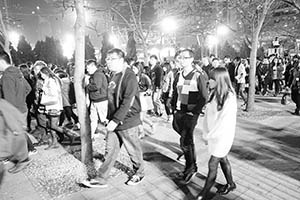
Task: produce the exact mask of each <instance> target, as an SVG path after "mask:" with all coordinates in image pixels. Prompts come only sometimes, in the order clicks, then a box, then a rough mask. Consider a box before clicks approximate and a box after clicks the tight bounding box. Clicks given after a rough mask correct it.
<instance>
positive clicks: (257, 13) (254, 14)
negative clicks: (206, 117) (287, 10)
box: [229, 0, 275, 111]
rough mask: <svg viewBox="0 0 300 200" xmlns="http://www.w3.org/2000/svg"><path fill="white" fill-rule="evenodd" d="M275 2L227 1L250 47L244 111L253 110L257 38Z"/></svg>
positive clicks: (267, 0) (270, 0)
mask: <svg viewBox="0 0 300 200" xmlns="http://www.w3.org/2000/svg"><path fill="white" fill-rule="evenodd" d="M274 1H275V0H251V1H244V0H229V2H230V4H231V6H232V7H233V8H234V9H236V11H237V12H236V13H237V15H238V17H239V20H240V22H241V25H242V27H241V28H240V31H241V32H242V35H244V37H245V41H246V42H248V43H249V47H251V52H250V72H249V92H248V101H247V106H246V110H247V111H252V110H253V109H254V99H255V73H256V72H255V71H256V57H257V49H258V44H259V36H260V34H261V30H262V27H263V24H264V23H265V20H266V18H267V16H268V14H270V11H271V6H272V5H273V3H274Z"/></svg>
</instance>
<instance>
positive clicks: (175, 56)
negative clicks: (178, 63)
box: [174, 50, 181, 59]
mask: <svg viewBox="0 0 300 200" xmlns="http://www.w3.org/2000/svg"><path fill="white" fill-rule="evenodd" d="M180 53H181V50H178V51H176V53H175V55H174V58H175V59H176V58H177V57H178V56H179V54H180Z"/></svg>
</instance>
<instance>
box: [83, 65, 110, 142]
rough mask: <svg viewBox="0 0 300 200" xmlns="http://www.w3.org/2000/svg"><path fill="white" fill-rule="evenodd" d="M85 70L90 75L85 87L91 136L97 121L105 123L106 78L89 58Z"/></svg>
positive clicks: (106, 106) (106, 101) (106, 102)
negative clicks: (87, 95)
mask: <svg viewBox="0 0 300 200" xmlns="http://www.w3.org/2000/svg"><path fill="white" fill-rule="evenodd" d="M86 70H87V72H88V74H89V75H90V79H89V84H88V85H87V87H86V89H87V92H88V94H89V98H90V119H91V136H92V138H93V137H94V134H95V131H96V129H97V126H98V121H100V122H101V123H102V124H103V125H106V124H107V119H106V117H107V109H108V100H107V88H108V80H107V78H106V75H105V74H104V71H103V69H102V68H101V67H100V66H99V67H98V66H97V63H96V61H95V60H89V61H88V62H87V64H86Z"/></svg>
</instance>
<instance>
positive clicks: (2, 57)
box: [0, 51, 11, 64]
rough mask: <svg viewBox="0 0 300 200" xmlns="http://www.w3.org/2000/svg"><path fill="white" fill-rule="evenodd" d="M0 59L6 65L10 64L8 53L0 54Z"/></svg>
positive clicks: (2, 52)
mask: <svg viewBox="0 0 300 200" xmlns="http://www.w3.org/2000/svg"><path fill="white" fill-rule="evenodd" d="M0 59H1V60H4V61H5V62H6V63H7V64H11V60H10V57H9V55H8V53H6V52H5V51H1V52H0Z"/></svg>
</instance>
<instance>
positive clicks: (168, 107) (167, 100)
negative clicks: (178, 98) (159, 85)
mask: <svg viewBox="0 0 300 200" xmlns="http://www.w3.org/2000/svg"><path fill="white" fill-rule="evenodd" d="M162 100H163V103H164V105H165V110H166V113H167V115H170V114H171V105H170V100H171V99H170V98H169V92H164V93H163V94H162Z"/></svg>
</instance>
